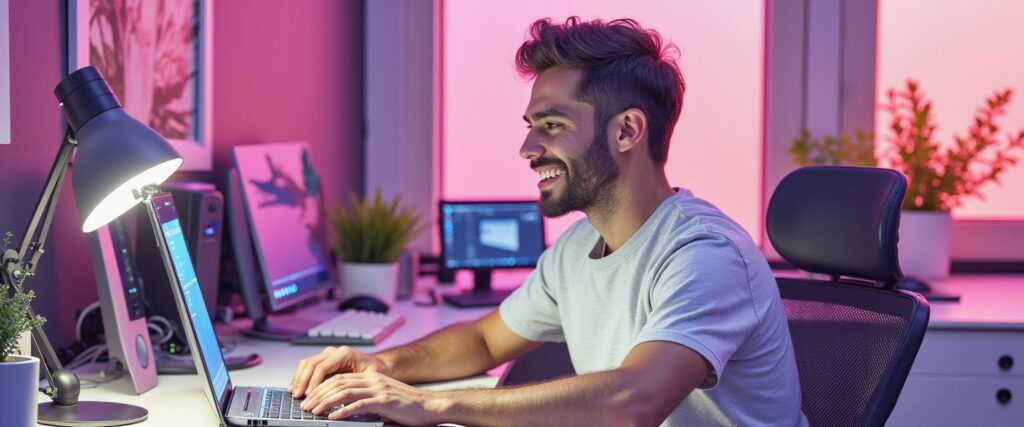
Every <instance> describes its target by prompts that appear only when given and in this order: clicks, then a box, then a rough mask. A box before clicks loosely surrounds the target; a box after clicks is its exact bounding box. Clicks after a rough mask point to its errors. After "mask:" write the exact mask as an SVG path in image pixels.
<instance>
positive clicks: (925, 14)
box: [875, 0, 1024, 220]
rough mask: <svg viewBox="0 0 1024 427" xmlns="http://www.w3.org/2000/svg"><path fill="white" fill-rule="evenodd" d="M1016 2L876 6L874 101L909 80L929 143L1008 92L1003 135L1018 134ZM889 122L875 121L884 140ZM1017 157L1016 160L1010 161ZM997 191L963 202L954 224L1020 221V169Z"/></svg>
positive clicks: (1021, 8)
mask: <svg viewBox="0 0 1024 427" xmlns="http://www.w3.org/2000/svg"><path fill="white" fill-rule="evenodd" d="M1022 18H1024V2H1020V1H1009V0H977V1H960V0H881V1H879V24H878V31H879V33H878V89H877V91H878V92H877V99H878V100H879V102H883V101H884V100H885V91H886V90H887V89H888V88H890V87H898V88H903V87H905V85H906V80H907V78H908V77H909V78H913V79H915V80H917V81H918V82H919V83H920V84H921V86H922V89H923V91H924V92H925V94H926V95H927V96H928V97H929V98H931V99H932V100H933V102H934V104H933V107H932V108H933V115H934V118H935V121H936V123H938V125H939V127H938V129H937V132H936V138H937V139H938V140H940V141H944V142H947V143H951V142H952V140H953V137H952V136H953V135H954V134H957V135H961V136H963V135H965V134H966V130H967V128H968V126H969V125H970V123H971V118H972V117H973V116H974V113H975V112H976V110H977V109H978V107H980V106H981V105H982V104H983V102H984V100H985V98H986V97H987V96H990V95H991V94H992V93H993V92H994V91H995V90H996V89H1002V88H1005V87H1011V88H1013V89H1014V91H1015V93H1014V95H1013V99H1012V102H1011V103H1010V106H1009V109H1008V113H1009V114H1008V115H1007V116H1005V117H1004V118H1003V119H1002V120H1001V122H1000V123H1001V124H1002V126H1003V131H1006V132H1009V131H1016V130H1019V129H1021V128H1022V127H1024V41H1022V40H1024V31H1022V30H1021V28H1022V27H1021V24H1020V23H1021V19H1022ZM888 120H889V115H888V114H887V113H879V114H878V115H877V116H876V121H875V122H876V132H879V135H881V136H884V135H885V132H886V127H887V125H888ZM1018 156H1020V154H1018ZM1002 181H1003V182H1002V184H1001V185H993V184H989V185H987V186H986V187H985V188H984V189H983V193H984V194H985V200H980V199H975V198H969V199H967V200H966V203H965V205H964V206H963V207H962V208H960V209H957V210H955V211H954V212H953V214H954V216H955V217H956V218H957V219H1004V220H1006V219H1016V220H1024V164H1021V165H1018V166H1016V167H1015V168H1013V169H1011V170H1009V171H1007V172H1006V173H1005V174H1004V175H1003V178H1002Z"/></svg>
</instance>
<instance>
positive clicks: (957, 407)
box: [886, 374, 1024, 427]
mask: <svg viewBox="0 0 1024 427" xmlns="http://www.w3.org/2000/svg"><path fill="white" fill-rule="evenodd" d="M1000 391H1002V392H1000ZM997 394H998V395H1001V397H1002V398H1003V399H1005V400H1006V401H1005V402H1000V400H999V397H997ZM1021 420H1024V378H1020V377H1003V378H992V377H982V378H977V377H961V376H947V375H914V374H911V375H910V377H908V378H907V383H906V384H905V385H904V386H903V392H902V393H900V398H899V401H898V402H897V403H896V409H895V410H893V412H892V416H890V417H889V422H888V423H886V425H887V426H889V427H903V426H907V427H910V426H914V427H917V426H929V427H944V426H950V427H962V426H992V427H997V426H1014V427H1019V426H1020V425H1021Z"/></svg>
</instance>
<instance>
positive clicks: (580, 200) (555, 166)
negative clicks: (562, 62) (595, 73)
mask: <svg viewBox="0 0 1024 427" xmlns="http://www.w3.org/2000/svg"><path fill="white" fill-rule="evenodd" d="M582 77H583V73H582V72H580V71H579V70H574V69H570V68H563V67H555V68H551V69H549V70H547V71H545V72H543V73H541V74H540V75H539V76H537V79H536V80H535V81H534V83H533V91H532V92H531V94H530V104H529V106H527V108H526V114H525V115H524V116H523V119H524V120H526V122H527V124H528V126H527V127H528V128H529V129H530V132H529V133H528V134H527V135H526V140H525V141H524V142H523V145H522V147H520V149H519V154H520V155H521V156H522V157H523V158H525V159H529V160H530V168H532V169H533V170H535V171H537V173H538V174H539V178H540V181H539V182H538V183H537V187H538V188H539V189H540V195H541V199H540V209H541V213H542V214H544V216H547V217H556V216H561V215H565V214H566V213H569V212H571V211H577V210H587V209H590V208H593V207H595V206H597V205H599V204H600V203H602V202H603V201H606V200H609V199H610V197H611V189H610V188H609V185H610V184H611V183H612V182H614V181H615V179H616V178H617V177H618V176H619V172H620V170H619V165H618V163H617V162H616V160H615V158H614V157H613V156H612V153H611V148H610V147H609V145H608V135H607V133H608V132H607V124H606V123H601V124H597V126H595V123H594V107H593V106H591V105H590V104H587V103H585V102H582V101H578V100H576V99H575V93H576V88H577V87H578V86H579V82H580V79H581V78H582Z"/></svg>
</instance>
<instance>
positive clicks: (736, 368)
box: [500, 190, 807, 426]
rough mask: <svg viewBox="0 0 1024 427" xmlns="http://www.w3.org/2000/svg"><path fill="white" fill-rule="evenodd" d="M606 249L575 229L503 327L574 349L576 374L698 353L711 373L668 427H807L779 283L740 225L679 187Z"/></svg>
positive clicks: (517, 295)
mask: <svg viewBox="0 0 1024 427" xmlns="http://www.w3.org/2000/svg"><path fill="white" fill-rule="evenodd" d="M603 245H604V243H603V240H602V239H601V236H600V234H598V232H597V231H596V230H595V229H594V227H593V226H592V225H591V224H590V222H589V221H587V220H586V219H583V220H581V221H579V222H577V223H576V224H574V225H573V226H572V227H571V228H569V230H568V231H566V232H565V234H563V235H562V236H561V237H559V239H558V241H556V242H555V244H554V246H552V247H551V248H549V249H548V250H547V251H546V252H544V254H543V255H542V256H541V258H540V261H539V263H538V266H537V269H536V270H534V271H533V273H531V274H530V276H529V278H528V279H527V280H526V282H525V283H524V284H523V286H522V287H520V288H519V289H518V290H516V292H514V293H513V294H512V295H511V296H510V297H509V298H508V299H506V300H505V301H504V302H503V303H502V304H501V307H500V313H501V318H502V320H504V321H505V323H506V324H507V325H508V326H509V328H511V329H512V330H513V331H514V332H515V333H517V334H519V335H520V336H522V337H523V338H525V339H528V340H532V341H566V342H567V344H568V347H569V354H570V356H571V358H572V363H573V366H574V367H575V368H576V372H577V373H579V374H585V373H588V372H595V371H603V370H609V369H614V368H617V367H619V366H620V365H621V364H622V361H623V360H624V359H625V357H626V354H627V353H629V351H630V350H631V349H632V348H633V347H634V346H636V345H637V344H640V343H642V342H647V341H668V342H674V343H678V344H680V345H683V346H686V347H688V348H690V349H692V350H693V351H695V352H697V353H698V354H700V355H701V356H703V357H704V359H706V360H707V361H708V362H709V363H710V364H711V366H712V372H711V373H710V374H709V376H708V377H707V378H706V379H705V380H704V383H703V384H701V386H700V387H699V388H698V389H697V390H694V391H693V393H690V395H689V396H688V397H687V398H686V399H684V400H683V401H682V402H681V403H680V404H679V406H678V407H676V409H675V410H674V411H673V412H672V414H671V415H669V417H668V419H666V420H665V423H664V424H663V425H666V426H691V425H693V426H711V425H716V426H717V425H739V426H769V425H770V426H805V425H807V419H806V418H805V417H804V415H803V413H802V412H801V411H800V383H799V380H798V377H797V371H796V360H795V359H794V357H793V345H792V342H791V341H790V336H789V328H788V326H787V323H786V318H785V314H784V313H783V309H782V302H781V300H780V298H779V290H778V285H777V284H776V283H775V279H774V277H773V275H772V272H771V270H770V269H769V268H768V263H767V262H766V261H765V259H764V256H763V255H761V252H760V250H759V249H758V248H757V246H756V245H754V242H753V240H751V238H750V236H749V235H748V234H747V233H746V232H745V231H744V230H743V228H741V227H740V226H739V225H738V224H736V222H734V221H733V220H732V219H730V218H729V217H727V216H725V214H723V213H722V212H721V211H719V210H718V208H716V207H715V206H714V205H712V204H711V203H708V202H707V201H704V200H701V199H699V198H696V197H694V196H693V194H692V193H690V192H689V191H687V190H679V192H677V193H676V194H675V195H673V196H672V197H669V198H668V199H666V200H665V201H664V202H663V203H662V204H661V205H660V206H659V207H658V209H657V210H655V212H654V214H653V215H651V217H650V218H648V219H647V222H645V223H644V225H643V226H642V227H640V229H639V230H637V232H636V233H635V234H634V235H633V236H632V237H630V238H629V240H628V241H626V243H625V244H624V245H623V246H622V247H621V248H619V249H618V250H617V251H615V252H613V253H612V254H610V255H608V256H605V257H603V258H602V257H600V255H601V253H602V251H603ZM651 369H658V367H657V366H652V367H651Z"/></svg>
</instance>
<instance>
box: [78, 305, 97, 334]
mask: <svg viewBox="0 0 1024 427" xmlns="http://www.w3.org/2000/svg"><path fill="white" fill-rule="evenodd" d="M99 308H100V302H99V301H96V302H94V303H92V304H89V305H87V306H85V308H83V309H82V312H81V313H79V314H78V319H77V320H75V340H76V341H82V322H83V321H85V316H86V315H88V314H89V312H90V311H93V310H98V309H99Z"/></svg>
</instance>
